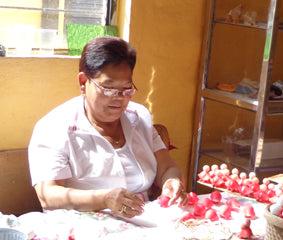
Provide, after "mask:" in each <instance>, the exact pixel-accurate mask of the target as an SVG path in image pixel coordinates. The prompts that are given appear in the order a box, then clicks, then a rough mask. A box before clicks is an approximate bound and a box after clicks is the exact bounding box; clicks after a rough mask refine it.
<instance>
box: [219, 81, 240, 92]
mask: <svg viewBox="0 0 283 240" xmlns="http://www.w3.org/2000/svg"><path fill="white" fill-rule="evenodd" d="M216 87H217V88H218V89H219V90H222V91H225V92H235V91H236V89H237V84H229V83H219V84H217V86H216Z"/></svg>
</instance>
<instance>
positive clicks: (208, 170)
mask: <svg viewBox="0 0 283 240" xmlns="http://www.w3.org/2000/svg"><path fill="white" fill-rule="evenodd" d="M198 177H199V182H202V183H205V184H209V185H211V187H216V188H220V189H226V190H228V191H230V192H235V193H239V194H240V195H242V196H245V197H250V198H254V199H256V200H257V201H258V202H262V203H275V202H276V201H277V199H278V198H279V197H280V196H281V195H283V185H282V184H273V183H270V181H269V179H267V178H264V179H263V180H262V183H260V182H259V179H258V178H257V176H256V174H255V173H254V172H251V173H249V175H247V174H246V173H245V172H241V173H239V170H238V169H237V168H233V169H232V171H230V170H229V169H228V168H227V165H226V164H221V165H220V167H219V166H218V165H216V164H214V165H212V166H211V167H210V166H208V165H205V166H203V169H202V171H201V172H200V173H199V174H198Z"/></svg>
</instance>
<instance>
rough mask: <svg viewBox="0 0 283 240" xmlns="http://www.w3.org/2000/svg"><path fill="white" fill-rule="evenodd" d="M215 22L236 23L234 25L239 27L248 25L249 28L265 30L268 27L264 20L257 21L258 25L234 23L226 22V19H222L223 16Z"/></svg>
mask: <svg viewBox="0 0 283 240" xmlns="http://www.w3.org/2000/svg"><path fill="white" fill-rule="evenodd" d="M214 22H215V23H221V24H229V25H234V26H238V27H247V28H255V29H263V30H266V29H267V24H266V23H264V22H257V23H256V25H247V24H244V23H243V22H241V23H238V24H236V23H232V22H226V20H225V19H222V18H218V19H215V21H214Z"/></svg>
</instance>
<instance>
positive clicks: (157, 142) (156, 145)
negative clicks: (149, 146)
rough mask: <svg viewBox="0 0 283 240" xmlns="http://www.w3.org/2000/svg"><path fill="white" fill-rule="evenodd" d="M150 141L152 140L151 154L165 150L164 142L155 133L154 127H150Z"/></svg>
mask: <svg viewBox="0 0 283 240" xmlns="http://www.w3.org/2000/svg"><path fill="white" fill-rule="evenodd" d="M152 139H153V152H157V151H159V150H161V149H166V146H165V144H164V142H163V141H162V139H161V137H160V136H159V134H158V132H157V131H156V129H155V127H152Z"/></svg>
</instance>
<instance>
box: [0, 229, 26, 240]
mask: <svg viewBox="0 0 283 240" xmlns="http://www.w3.org/2000/svg"><path fill="white" fill-rule="evenodd" d="M27 238H28V237H27V235H26V234H24V233H23V232H20V231H18V230H16V229H12V228H0V239H1V240H27Z"/></svg>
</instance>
